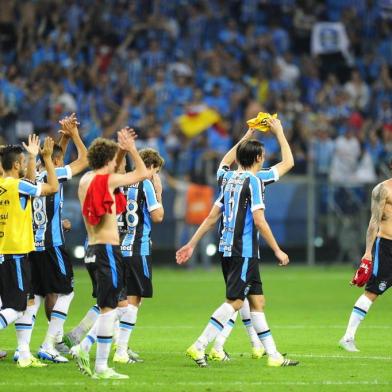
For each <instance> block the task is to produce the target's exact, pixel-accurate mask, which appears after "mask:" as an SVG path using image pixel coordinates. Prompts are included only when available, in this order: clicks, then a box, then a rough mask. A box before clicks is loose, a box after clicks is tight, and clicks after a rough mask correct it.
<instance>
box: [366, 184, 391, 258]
mask: <svg viewBox="0 0 392 392" xmlns="http://www.w3.org/2000/svg"><path fill="white" fill-rule="evenodd" d="M387 196H388V191H387V189H386V188H385V185H384V184H383V183H381V184H378V185H376V186H375V187H374V189H373V191H372V204H371V212H372V216H371V217H370V221H369V225H368V229H367V232H366V250H365V254H364V255H363V258H364V259H367V260H372V249H373V244H374V241H375V239H376V236H377V233H378V229H379V227H380V223H381V219H382V215H383V211H384V207H385V203H386V201H387Z"/></svg>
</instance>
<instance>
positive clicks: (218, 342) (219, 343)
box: [214, 312, 238, 351]
mask: <svg viewBox="0 0 392 392" xmlns="http://www.w3.org/2000/svg"><path fill="white" fill-rule="evenodd" d="M237 316H238V312H234V314H233V315H232V316H231V318H230V320H229V321H228V322H227V323H226V325H225V327H224V328H223V330H222V332H220V333H219V334H218V336H217V337H216V339H215V343H214V349H215V350H216V351H222V350H223V346H224V345H225V343H226V340H227V338H228V337H229V336H230V334H231V331H232V330H233V327H234V324H235V320H237Z"/></svg>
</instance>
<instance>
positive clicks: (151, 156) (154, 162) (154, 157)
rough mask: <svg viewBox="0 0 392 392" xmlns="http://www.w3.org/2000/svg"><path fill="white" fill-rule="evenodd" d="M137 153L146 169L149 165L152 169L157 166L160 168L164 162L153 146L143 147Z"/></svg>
mask: <svg viewBox="0 0 392 392" xmlns="http://www.w3.org/2000/svg"><path fill="white" fill-rule="evenodd" d="M139 155H140V157H141V158H142V159H143V162H144V164H145V165H146V168H147V169H149V168H151V167H153V168H154V169H155V168H157V167H158V168H161V167H162V166H163V165H164V164H165V160H164V159H163V158H162V157H161V156H160V155H159V152H158V151H156V150H154V149H153V148H144V149H143V150H140V151H139Z"/></svg>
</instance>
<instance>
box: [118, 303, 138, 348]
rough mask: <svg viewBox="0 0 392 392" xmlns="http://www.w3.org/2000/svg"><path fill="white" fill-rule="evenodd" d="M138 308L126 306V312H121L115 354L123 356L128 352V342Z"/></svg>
mask: <svg viewBox="0 0 392 392" xmlns="http://www.w3.org/2000/svg"><path fill="white" fill-rule="evenodd" d="M138 310H139V308H138V307H137V306H134V305H128V306H127V307H126V311H125V312H123V314H122V317H121V319H120V325H119V328H120V332H119V334H118V340H117V354H118V355H124V354H126V353H127V350H128V342H129V338H130V336H131V332H132V330H133V329H134V328H135V324H136V319H137V312H138Z"/></svg>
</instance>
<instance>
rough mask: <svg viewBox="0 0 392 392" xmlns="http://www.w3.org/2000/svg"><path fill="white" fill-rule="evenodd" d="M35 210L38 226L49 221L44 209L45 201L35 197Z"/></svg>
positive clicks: (35, 219) (35, 220)
mask: <svg viewBox="0 0 392 392" xmlns="http://www.w3.org/2000/svg"><path fill="white" fill-rule="evenodd" d="M33 210H34V223H35V224H36V225H37V226H42V225H44V224H45V223H46V222H47V220H48V219H47V217H46V213H45V211H44V201H43V200H42V199H41V198H39V197H35V198H34V200H33Z"/></svg>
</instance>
